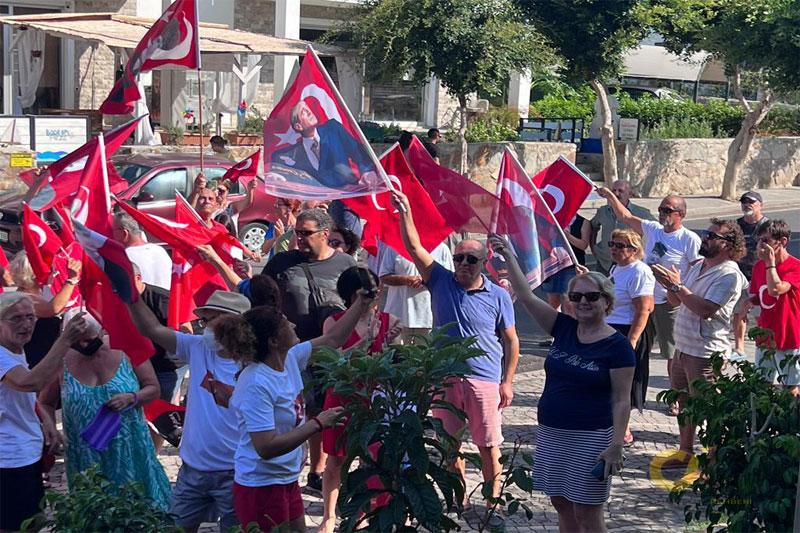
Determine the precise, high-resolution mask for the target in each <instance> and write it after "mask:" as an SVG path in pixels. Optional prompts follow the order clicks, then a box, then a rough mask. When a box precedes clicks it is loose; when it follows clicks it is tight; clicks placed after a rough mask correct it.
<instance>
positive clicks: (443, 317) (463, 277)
mask: <svg viewBox="0 0 800 533" xmlns="http://www.w3.org/2000/svg"><path fill="white" fill-rule="evenodd" d="M392 202H393V203H394V204H395V207H396V208H397V209H398V211H399V214H400V232H401V234H402V236H403V243H404V244H405V247H406V250H407V251H408V253H409V255H410V256H411V259H412V260H413V262H414V265H415V266H416V267H417V270H418V271H419V273H420V276H421V277H422V281H423V282H424V283H425V285H426V286H427V287H428V290H429V291H430V293H431V307H432V309H433V325H434V327H441V326H443V325H445V324H448V323H451V322H454V323H455V325H454V326H452V327H450V329H449V330H448V331H447V334H448V335H450V336H452V337H462V338H467V337H476V338H477V342H476V344H475V346H476V347H477V348H480V349H481V350H482V351H483V353H484V355H482V356H480V357H475V358H472V359H469V360H468V361H467V363H468V364H469V366H470V369H471V372H470V374H469V375H468V376H467V377H466V379H464V380H462V381H458V382H455V383H453V387H452V388H449V389H448V390H447V393H446V397H445V399H446V400H447V401H449V402H451V403H452V404H454V405H455V406H456V407H458V408H459V409H462V410H463V411H465V412H466V413H467V418H468V420H469V429H470V433H471V434H472V441H473V442H474V443H475V445H476V446H477V447H478V450H479V451H480V454H481V459H482V462H483V478H484V480H486V481H487V482H489V483H492V484H493V489H494V495H495V496H498V495H499V489H500V479H499V474H500V472H501V470H500V462H499V459H500V444H502V442H503V435H502V432H501V427H500V426H501V416H500V409H502V408H503V407H506V406H508V405H509V404H510V403H511V400H512V399H513V397H514V393H513V391H512V387H511V383H512V381H513V379H514V373H515V372H516V369H517V361H518V360H519V339H518V338H517V331H516V328H515V326H514V308H513V305H512V303H511V297H510V296H509V295H508V292H506V291H505V289H502V288H500V287H499V286H498V285H495V284H494V283H491V282H490V281H489V279H488V278H487V277H486V276H484V275H483V268H484V266H485V265H486V260H487V252H486V247H485V246H484V245H483V244H482V243H480V242H478V241H476V240H472V239H466V240H463V241H461V242H460V243H458V245H457V246H456V248H455V253H454V254H453V264H454V265H455V272H453V271H451V270H448V269H447V268H445V267H444V266H442V265H440V264H439V263H436V262H435V261H434V259H433V257H432V256H431V254H430V253H428V251H427V250H426V249H425V248H423V247H422V244H421V243H420V239H419V235H418V233H417V228H416V227H415V226H414V220H413V216H412V214H411V207H410V205H409V203H408V199H407V198H406V196H405V195H404V194H402V193H399V192H398V193H394V194H393V196H392ZM435 416H436V417H437V418H441V419H442V422H443V424H444V427H445V429H446V430H447V432H448V433H450V434H451V435H455V434H456V433H457V432H458V431H459V430H460V429H461V428H463V426H464V423H463V422H462V421H461V420H460V419H459V418H458V417H456V416H454V415H453V414H452V413H451V412H450V411H447V410H437V411H436V412H435ZM464 466H465V465H464V462H463V460H462V461H456V462H455V463H454V464H453V465H451V470H452V471H454V472H457V473H460V474H461V476H462V477H463V475H464ZM465 498H466V495H465ZM464 503H467V502H464ZM498 521H499V522H502V518H501V517H500V516H499V515H493V516H491V517H490V524H492V522H498ZM492 527H497V524H495V525H493V526H492Z"/></svg>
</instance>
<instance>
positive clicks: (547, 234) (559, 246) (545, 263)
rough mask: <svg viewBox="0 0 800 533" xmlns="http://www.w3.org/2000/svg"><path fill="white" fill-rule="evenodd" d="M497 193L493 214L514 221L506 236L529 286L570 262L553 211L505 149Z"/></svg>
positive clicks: (533, 287) (523, 170)
mask: <svg viewBox="0 0 800 533" xmlns="http://www.w3.org/2000/svg"><path fill="white" fill-rule="evenodd" d="M497 196H499V197H500V202H499V203H498V205H497V208H496V210H495V215H494V216H495V217H499V216H500V215H501V213H506V214H507V215H506V216H512V217H513V218H514V219H515V221H516V224H515V225H514V227H513V229H512V231H510V232H507V233H506V235H507V236H508V240H509V242H510V243H511V247H512V249H513V251H514V255H515V256H516V257H517V261H518V262H519V266H520V268H521V269H522V271H523V272H524V273H525V276H526V277H527V278H528V283H530V286H531V289H535V288H536V287H538V286H539V285H541V283H542V281H544V280H545V279H546V278H548V277H549V276H552V275H553V274H555V273H557V272H558V271H560V270H562V269H564V268H567V267H569V266H571V265H572V264H573V262H572V258H571V256H570V255H569V251H568V250H569V243H568V242H567V240H566V238H565V237H564V234H563V232H562V231H560V229H559V227H558V226H557V222H556V220H555V218H554V217H553V214H552V213H551V212H550V210H549V209H548V207H547V204H546V203H545V201H544V200H543V198H542V197H541V196H540V195H539V192H538V191H537V190H536V187H534V185H533V183H532V182H531V180H530V178H529V177H528V175H527V174H526V173H525V169H524V168H522V165H520V164H519V161H517V158H516V157H514V155H513V154H512V153H511V151H510V150H509V149H508V148H506V150H505V152H504V153H503V161H502V163H501V165H500V176H499V177H498V178H497ZM493 225H494V221H493ZM499 233H502V232H499ZM498 281H499V280H498Z"/></svg>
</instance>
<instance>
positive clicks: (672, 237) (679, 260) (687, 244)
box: [642, 220, 700, 304]
mask: <svg viewBox="0 0 800 533" xmlns="http://www.w3.org/2000/svg"><path fill="white" fill-rule="evenodd" d="M642 231H643V232H644V238H645V241H646V243H645V246H644V262H645V263H647V264H648V265H650V266H652V265H661V266H663V267H666V268H667V269H669V268H670V267H671V266H672V265H675V268H677V269H678V270H679V271H680V273H681V275H684V274H686V271H687V269H688V267H689V263H691V262H693V261H697V260H698V259H700V254H699V253H698V252H699V251H700V237H699V236H698V235H697V234H696V233H695V232H693V231H692V230H690V229H687V228H681V229H679V230H675V231H673V232H671V233H667V232H665V231H664V226H662V225H661V224H659V223H658V222H656V221H653V220H642ZM654 296H655V303H657V304H663V303H664V302H666V301H667V289H665V288H664V287H663V286H662V285H661V284H660V283H658V284H656V289H655V292H654Z"/></svg>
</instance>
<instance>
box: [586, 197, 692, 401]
mask: <svg viewBox="0 0 800 533" xmlns="http://www.w3.org/2000/svg"><path fill="white" fill-rule="evenodd" d="M598 194H600V196H602V197H603V198H605V199H606V200H608V205H609V206H611V209H613V210H614V214H615V215H616V216H617V218H619V219H620V220H621V221H622V222H623V223H624V224H626V225H628V226H629V227H630V228H631V229H632V230H633V231H635V232H636V233H638V234H639V235H641V236H643V237H644V238H645V240H646V243H645V249H644V262H645V263H647V264H648V265H650V266H651V267H652V266H654V265H661V266H663V267H664V268H666V269H667V270H670V269H671V267H673V266H674V267H675V268H676V269H677V270H678V271H679V272H681V274H683V275H685V274H686V272H687V271H688V269H689V265H690V264H692V263H694V262H695V261H697V260H699V259H700V253H699V252H700V237H699V236H698V235H697V234H696V233H695V232H693V231H691V230H689V229H687V228H685V227H683V219H684V217H685V216H686V201H685V200H684V199H683V198H681V197H680V196H675V195H670V196H667V197H665V198H664V199H663V200H661V205H659V206H658V222H655V221H652V220H642V218H640V217H637V216H635V215H634V214H633V213H631V211H630V210H629V209H628V208H627V207H625V206H624V205H622V202H620V201H619V199H618V198H617V197H616V195H615V194H614V193H613V192H612V191H610V190H608V189H606V188H602V189H600V190H599V191H598ZM653 296H654V298H655V309H654V311H653V313H651V315H650V320H652V323H653V326H654V328H655V332H656V337H657V338H658V345H659V348H660V350H661V356H662V357H664V358H666V359H668V362H667V372H668V373H669V375H670V377H671V376H672V358H673V357H674V356H675V334H674V330H675V318H676V317H677V314H678V308H677V307H675V306H673V305H672V304H671V303H669V301H667V289H665V288H664V287H663V286H661V285H659V284H656V288H655V293H654V295H653ZM673 407H674V406H673ZM670 414H674V415H677V410H676V409H672V408H671V411H670Z"/></svg>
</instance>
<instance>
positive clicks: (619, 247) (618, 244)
mask: <svg viewBox="0 0 800 533" xmlns="http://www.w3.org/2000/svg"><path fill="white" fill-rule="evenodd" d="M608 247H609V248H616V249H617V250H624V249H625V248H636V247H635V246H633V245H631V244H625V243H624V242H614V241H608Z"/></svg>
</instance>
